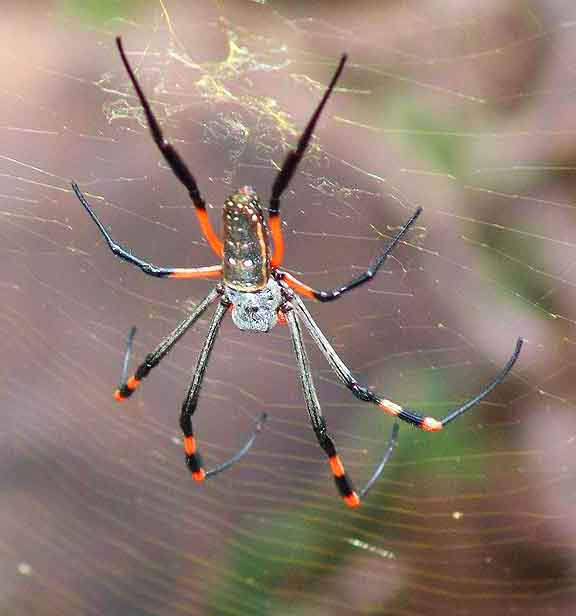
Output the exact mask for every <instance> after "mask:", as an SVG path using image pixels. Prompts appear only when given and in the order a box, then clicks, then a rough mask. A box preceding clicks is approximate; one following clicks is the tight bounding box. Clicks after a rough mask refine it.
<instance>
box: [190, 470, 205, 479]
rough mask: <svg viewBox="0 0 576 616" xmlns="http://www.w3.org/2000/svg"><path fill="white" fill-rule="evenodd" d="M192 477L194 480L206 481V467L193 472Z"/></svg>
mask: <svg viewBox="0 0 576 616" xmlns="http://www.w3.org/2000/svg"><path fill="white" fill-rule="evenodd" d="M192 478H193V479H194V481H204V479H206V473H205V472H204V469H203V468H201V469H200V470H199V471H196V472H195V473H192Z"/></svg>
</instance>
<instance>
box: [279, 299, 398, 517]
mask: <svg viewBox="0 0 576 616" xmlns="http://www.w3.org/2000/svg"><path fill="white" fill-rule="evenodd" d="M285 315H286V319H287V321H288V326H289V327H290V333H291V335H292V344H293V346H294V354H295V355H296V362H297V364H298V372H299V374H300V381H301V384H302V390H303V392H304V399H305V401H306V408H307V409H308V414H309V416H310V423H311V424H312V429H313V430H314V434H315V435H316V438H317V439H318V443H319V444H320V447H322V449H323V450H324V453H325V454H326V455H327V456H328V461H329V463H330V470H331V471H332V476H333V477H334V482H335V483H336V488H337V489H338V492H339V493H340V496H341V497H342V498H343V499H344V502H345V503H346V504H347V505H348V507H358V505H360V498H361V497H362V496H364V495H365V494H366V493H367V492H368V490H369V489H370V488H371V487H372V486H373V485H374V483H375V482H376V480H377V479H378V477H380V475H381V474H382V471H383V470H384V466H385V464H386V462H387V461H388V459H389V458H390V455H391V454H392V450H393V448H394V445H395V444H396V440H397V436H398V426H397V424H394V427H393V429H392V435H391V437H390V441H389V442H388V445H387V447H386V451H385V453H384V457H383V458H382V461H381V462H380V464H379V465H378V466H377V467H376V471H375V472H374V473H373V474H372V477H371V478H370V480H369V481H368V483H367V484H366V486H365V487H364V488H363V489H362V490H360V492H359V493H357V492H356V491H355V489H354V486H353V484H352V481H351V480H350V479H349V478H348V475H347V474H346V471H345V470H344V465H343V464H342V461H341V459H340V456H339V455H338V452H337V451H336V446H335V444H334V441H333V440H332V437H331V436H330V435H329V434H328V431H327V426H326V420H325V419H324V417H323V415H322V409H321V407H320V402H319V401H318V396H317V394H316V388H315V387H314V381H313V380H312V374H311V372H310V362H309V360H308V356H307V354H306V350H305V348H304V343H303V341H302V329H301V327H300V322H299V320H298V316H297V314H296V311H295V310H292V309H288V310H285Z"/></svg>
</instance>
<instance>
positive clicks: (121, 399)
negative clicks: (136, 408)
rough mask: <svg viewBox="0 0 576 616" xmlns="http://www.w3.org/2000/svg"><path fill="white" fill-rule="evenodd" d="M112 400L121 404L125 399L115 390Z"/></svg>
mask: <svg viewBox="0 0 576 616" xmlns="http://www.w3.org/2000/svg"><path fill="white" fill-rule="evenodd" d="M114 399H115V400H118V402H122V401H123V400H126V397H125V396H123V395H122V394H121V392H120V390H119V389H117V390H116V391H115V392H114Z"/></svg>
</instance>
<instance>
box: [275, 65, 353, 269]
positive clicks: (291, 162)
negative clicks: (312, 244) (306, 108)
mask: <svg viewBox="0 0 576 616" xmlns="http://www.w3.org/2000/svg"><path fill="white" fill-rule="evenodd" d="M346 58H347V56H346V54H342V57H341V58H340V63H339V64H338V68H337V69H336V72H335V73H334V76H333V77H332V81H331V82H330V85H329V86H328V88H327V89H326V92H324V96H323V97H322V99H321V100H320V103H319V104H318V107H316V110H315V111H314V113H313V114H312V117H311V118H310V120H309V122H308V124H307V126H306V128H305V129H304V132H303V133H302V135H301V136H300V139H299V141H298V145H297V146H296V149H295V150H290V152H288V155H287V156H286V159H285V160H284V164H283V165H282V168H281V169H280V171H279V172H278V175H277V176H276V180H275V181H274V184H273V186H272V194H271V196H270V208H269V210H268V213H269V221H268V222H269V225H270V232H271V234H272V239H273V240H274V254H273V255H272V267H278V266H279V265H280V263H282V257H283V256H284V238H283V236H282V223H281V221H280V211H279V210H280V197H281V196H282V193H283V192H284V191H285V190H286V187H287V186H288V184H290V180H291V179H292V176H293V175H294V173H295V171H296V169H297V168H298V165H299V164H300V161H301V160H302V157H303V156H304V152H305V151H306V148H307V147H308V144H309V143H310V139H311V137H312V133H313V132H314V128H315V127H316V123H317V122H318V118H319V117H320V115H321V113H322V110H323V109H324V106H325V105H326V102H327V101H328V98H329V97H330V94H332V90H334V86H335V85H336V82H337V81H338V79H339V77H340V74H341V73H342V69H343V68H344V64H345V63H346Z"/></svg>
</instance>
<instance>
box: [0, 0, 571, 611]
mask: <svg viewBox="0 0 576 616" xmlns="http://www.w3.org/2000/svg"><path fill="white" fill-rule="evenodd" d="M575 19H576V8H575V7H574V5H573V3H572V2H568V1H563V2H562V1H553V2H552V1H546V2H544V1H532V2H529V1H526V0H522V1H520V0H518V1H509V2H508V1H498V2H496V1H492V0H487V1H483V2H477V1H476V2H475V1H472V0H466V1H462V2H450V1H448V0H420V1H419V2H406V1H399V0H398V1H392V0H391V1H387V2H354V3H352V2H315V3H310V2H302V3H295V2H266V1H262V2H255V1H248V0H244V1H235V2H216V1H208V0H206V1H199V2H194V3H189V2H181V1H176V0H163V2H152V1H150V2H144V1H140V2H133V3H130V2H123V3H118V2H93V3H92V2H74V1H73V0H67V1H66V2H53V3H52V2H29V3H25V4H23V3H17V2H13V3H10V2H7V3H5V6H3V17H2V20H1V21H0V41H2V43H1V44H0V45H1V49H2V53H0V68H1V74H2V84H1V86H0V110H1V120H0V134H1V137H2V141H1V145H0V199H1V206H2V207H1V209H0V229H1V233H2V245H1V246H2V247H1V249H0V250H1V253H2V263H3V266H2V272H1V275H0V289H1V293H2V302H1V305H2V309H1V310H0V316H1V321H0V322H1V324H2V329H1V333H2V335H1V340H2V348H3V354H2V357H3V360H2V368H1V375H2V396H3V399H2V417H3V420H2V422H0V442H1V447H0V469H1V471H0V486H1V494H2V506H1V507H0V613H1V614H2V615H3V616H4V615H7V616H12V615H22V614H38V615H41V616H44V615H53V614H54V615H56V614H57V615H59V616H60V615H78V614H83V615H99V614H105V615H107V616H115V615H122V616H124V615H128V614H129V615H130V616H135V615H162V616H164V615H168V614H170V615H172V614H202V615H205V614H206V615H207V614H214V615H218V616H220V615H229V614H230V615H232V614H249V615H250V616H258V615H260V614H274V615H280V614H282V615H283V614H290V616H295V615H308V614H314V615H323V614H326V615H328V614H330V615H335V614H370V615H373V614H386V615H396V614H398V615H402V616H404V615H420V614H426V615H428V614H430V615H435V614H458V615H476V614H491V615H492V614H495V615H500V614H519V613H521V614H572V613H573V612H574V609H575V608H574V605H575V603H576V596H575V593H574V585H575V577H574V562H575V555H574V554H575V551H574V547H575V544H574V539H573V537H574V530H575V522H574V520H575V519H576V518H575V514H576V511H575V507H574V503H575V502H576V499H575V487H574V457H575V454H574V451H575V450H574V439H575V435H576V424H575V422H574V420H573V411H574V406H573V404H572V401H573V398H574V390H573V382H572V381H573V377H572V370H573V366H574V361H575V357H574V352H573V341H574V334H573V332H574V324H575V319H576V309H575V308H574V288H575V284H574V283H575V281H574V279H573V275H574V274H573V265H572V261H573V259H574V254H576V252H575V248H576V246H575V244H574V240H573V237H574V233H573V229H574V228H575V221H576V214H575V213H574V211H573V193H574V181H573V175H574V169H575V167H574V164H573V158H574V150H575V145H576V130H575V129H576V113H575V111H576V106H575V104H574V97H575V92H574V90H575V88H574V84H573V82H574V76H575V69H574V66H576V38H575V37H574V28H575V24H576V21H575ZM117 34H121V35H122V36H123V37H124V43H125V46H126V48H127V50H129V52H130V58H131V61H132V62H133V63H134V65H135V66H137V67H138V71H139V75H140V79H141V81H142V83H143V85H144V87H145V89H146V91H147V93H148V94H149V97H150V99H151V101H152V102H153V104H154V108H155V110H156V111H157V113H158V116H159V118H160V120H161V122H162V124H163V126H164V127H165V130H166V133H167V135H169V136H170V138H171V139H172V140H173V141H174V143H175V144H176V145H177V147H178V148H179V150H180V151H181V153H182V155H183V156H184V158H185V159H186V160H187V161H188V162H189V164H190V166H191V169H192V170H193V172H194V174H195V175H196V177H197V179H198V182H199V184H200V187H201V189H202V191H203V193H204V195H205V197H206V198H207V200H208V201H209V203H210V204H211V205H212V206H213V207H212V209H211V211H210V215H211V218H212V220H213V221H214V224H216V225H218V224H219V214H220V207H221V204H222V202H223V200H224V198H225V197H226V196H227V195H228V194H229V193H230V192H232V190H234V188H235V187H236V186H241V185H243V184H248V183H249V184H252V185H254V186H255V187H256V189H257V190H258V191H259V192H260V194H261V196H262V199H263V200H265V199H266V198H267V196H268V191H269V188H270V186H271V183H272V181H273V179H274V177H275V169H276V165H279V164H281V161H282V160H283V157H284V156H285V154H286V152H287V150H288V148H289V147H290V146H291V145H293V144H294V143H295V140H296V139H297V137H298V134H299V130H301V128H302V127H303V126H304V124H305V122H306V121H307V119H308V117H309V114H310V113H311V112H312V110H313V108H314V105H315V104H316V101H317V100H318V98H319V96H320V95H321V93H322V89H323V87H324V85H325V84H326V83H327V81H328V80H329V78H330V75H331V74H332V71H333V70H334V66H335V63H336V62H337V59H338V57H339V54H340V53H341V52H342V51H347V52H348V53H349V56H350V60H349V64H348V66H347V68H346V70H345V73H344V75H343V78H342V81H341V83H340V84H339V87H338V89H337V91H336V92H335V95H334V96H333V99H332V100H331V101H330V103H329V106H328V108H327V110H326V113H325V115H324V117H323V119H322V120H321V122H320V124H319V127H318V129H317V131H316V137H317V138H316V141H315V142H314V146H313V147H312V148H311V149H310V152H309V154H308V156H307V158H306V161H305V162H304V163H303V165H302V167H301V170H300V172H299V175H298V176H297V177H296V178H295V180H294V182H293V184H292V186H291V189H290V190H289V191H287V193H286V197H285V198H284V201H283V216H284V220H285V221H286V241H287V246H286V248H287V255H286V262H285V263H286V266H287V267H288V268H289V269H290V270H291V271H293V272H295V273H298V274H299V275H300V276H301V277H302V278H304V279H305V280H306V281H307V282H308V283H310V284H312V285H314V286H317V287H329V286H333V285H335V284H338V283H340V282H343V281H345V280H347V279H348V278H350V277H351V276H353V275H354V274H357V273H358V272H359V271H360V270H361V269H362V268H364V267H365V266H366V264H367V263H369V261H370V259H371V257H372V256H373V255H374V254H375V253H376V252H377V251H378V249H379V247H380V246H381V242H382V241H383V239H382V238H383V237H389V236H390V234H391V233H392V232H393V231H394V229H395V228H396V227H397V226H398V225H400V224H401V223H402V222H403V221H405V220H406V219H407V218H408V217H409V216H410V214H411V213H412V212H413V211H414V209H415V208H416V207H418V206H422V207H423V208H424V214H423V216H422V217H421V219H420V220H419V223H418V228H417V229H415V230H414V231H413V232H412V233H411V234H410V236H409V238H408V240H407V242H406V243H405V244H404V245H402V246H401V247H400V248H399V249H398V250H397V251H396V253H395V259H391V260H390V261H389V262H387V264H386V267H385V271H383V272H381V273H380V274H379V276H378V277H377V279H375V280H374V281H373V282H371V283H370V284H369V285H367V286H365V287H362V288H361V289H358V290H357V291H356V292H355V293H353V294H350V295H348V296H346V297H344V298H342V299H341V300H339V301H338V302H334V303H333V304H330V305H314V306H311V309H312V310H313V314H314V316H315V317H316V318H317V320H318V322H319V324H320V325H321V327H322V329H323V331H324V332H325V333H326V335H327V336H328V337H329V339H330V340H332V341H333V342H334V345H335V347H336V349H337V350H338V352H340V353H341V354H342V357H343V358H344V359H345V361H346V362H347V363H348V364H349V365H350V366H351V368H352V369H353V370H354V371H355V373H357V374H358V375H359V378H361V379H362V380H364V381H365V382H367V383H369V384H370V385H371V386H373V387H374V388H375V389H377V390H378V391H381V392H384V393H385V395H386V396H387V397H389V398H391V399H393V400H397V401H398V402H400V403H402V404H405V405H407V406H410V407H414V408H419V409H421V410H422V411H423V412H426V413H429V414H434V415H436V416H440V417H441V416H443V415H444V414H445V413H446V412H447V410H449V409H450V408H451V407H453V406H455V405H457V404H459V403H460V402H461V401H462V400H464V399H466V398H468V397H470V396H472V395H475V394H476V393H477V391H479V389H480V388H481V387H482V386H483V385H484V384H485V383H487V382H488V381H489V380H490V378H492V376H493V375H494V374H495V373H496V372H497V371H498V370H499V369H500V367H501V366H502V365H503V363H504V362H505V361H506V359H507V357H508V356H509V355H510V353H511V352H512V350H513V347H514V343H515V340H516V338H517V337H518V336H520V335H521V336H523V337H525V338H526V345H525V348H524V351H523V353H522V356H521V358H520V360H519V362H518V364H517V366H516V368H515V369H514V371H513V374H511V375H510V376H509V378H508V379H507V380H506V382H505V383H504V384H503V385H502V386H500V387H499V388H498V389H497V390H496V391H495V392H494V393H493V394H492V395H491V396H490V397H489V399H488V400H487V401H485V402H484V403H482V404H481V405H479V406H478V407H477V408H476V409H474V410H473V411H472V412H471V413H470V414H468V415H467V416H466V417H464V418H462V419H461V420H459V421H458V422H455V423H454V424H453V425H452V426H451V427H450V429H449V430H446V431H445V432H444V433H442V434H438V435H427V434H420V433H416V431H414V430H412V429H410V428H408V427H405V426H403V427H402V429H401V432H400V442H399V446H398V448H397V450H396V452H395V455H394V458H393V459H392V461H391V462H390V464H389V466H388V468H387V469H386V471H385V473H384V476H383V478H382V480H381V481H380V482H379V484H378V485H377V487H376V488H375V489H374V491H373V493H372V494H371V495H370V498H369V499H367V501H366V503H365V505H364V506H363V507H362V508H361V509H359V510H356V511H348V510H345V508H344V507H343V505H342V504H341V502H340V500H339V499H338V497H337V495H336V493H335V490H334V487H333V485H332V481H331V479H330V477H329V474H328V470H327V467H326V463H325V460H324V458H323V455H322V452H321V451H320V449H319V448H318V447H317V444H316V441H315V439H314V436H313V434H312V432H311V430H310V428H309V425H308V422H307V416H306V411H305V408H304V404H303V400H302V395H301V392H300V389H299V384H298V380H297V374H296V371H295V362H294V359H293V357H292V351H291V346H290V342H289V339H288V336H287V332H286V331H285V330H284V329H283V328H276V329H275V330H273V331H272V332H271V333H270V334H269V335H268V336H257V335H253V336H251V335H249V334H246V333H243V332H239V331H238V330H236V329H235V328H234V327H233V325H232V323H231V321H230V320H228V321H227V322H226V323H225V325H224V327H223V329H222V332H221V336H220V338H219V340H218V342H217V344H216V348H215V352H214V354H213V358H212V361H211V363H210V366H209V369H208V374H207V378H206V383H205V386H204V388H203V393H202V401H201V404H200V407H199V410H198V413H197V416H198V419H197V420H196V422H195V425H196V426H197V429H198V435H199V439H200V441H201V443H202V447H203V451H204V453H205V458H206V460H207V462H208V464H209V465H210V466H211V465H214V464H216V463H218V462H219V461H222V460H223V459H225V458H226V457H227V456H229V455H231V453H232V452H234V451H235V450H236V449H237V448H238V447H239V446H240V444H241V443H242V442H243V441H244V439H245V435H246V434H247V433H248V432H249V430H250V429H251V425H252V422H253V420H254V418H255V417H256V416H257V415H258V414H259V413H260V412H262V411H267V412H268V413H269V414H270V415H271V419H270V421H269V424H268V425H267V426H266V429H265V430H264V431H263V433H262V434H261V435H260V436H259V439H258V441H257V442H256V444H255V446H254V448H253V450H252V452H251V453H250V454H249V456H248V457H247V458H246V459H245V460H244V461H243V463H242V464H241V465H239V466H237V467H236V468H234V469H232V470H230V471H229V472H228V473H227V474H224V475H222V476H221V477H220V478H219V479H218V480H214V481H212V482H209V483H207V484H206V485H204V486H198V485H196V484H194V483H193V482H192V481H191V479H190V477H189V475H188V473H187V471H186V469H185V467H184V463H183V454H182V450H181V444H180V432H179V428H178V413H179V409H180V403H181V400H182V398H183V396H184V394H185V392H186V388H187V387H188V383H189V380H190V378H191V374H192V370H193V367H194V365H195V361H196V356H197V353H198V350H199V348H200V345H201V342H202V340H203V337H204V336H205V335H206V330H207V322H208V321H207V319H203V320H202V322H201V323H200V324H199V325H198V326H197V327H196V328H195V329H194V331H192V332H190V333H189V334H188V335H187V336H186V338H185V339H184V340H183V341H182V342H181V343H180V344H179V345H178V347H177V349H176V350H175V351H174V352H173V353H172V354H171V355H170V357H169V358H168V359H167V360H165V362H164V363H163V364H162V367H160V368H158V369H157V370H155V371H154V373H153V375H151V376H150V378H149V379H148V380H147V382H146V384H145V386H143V387H142V391H141V392H139V393H138V395H136V396H134V398H133V399H132V400H131V401H129V402H126V403H124V404H123V405H122V406H121V407H120V406H117V405H116V404H115V403H114V400H113V399H112V391H113V389H114V387H115V385H116V383H117V381H118V379H119V377H120V371H121V362H122V353H123V348H124V344H125V337H126V334H127V332H128V330H129V328H130V326H132V325H136V326H138V328H139V333H138V335H137V338H136V344H135V355H136V357H135V359H134V360H133V361H134V362H136V361H138V360H139V359H140V358H141V357H143V355H144V354H145V353H146V352H147V351H149V350H150V349H151V348H153V346H154V344H156V342H157V341H158V340H159V339H160V338H161V337H162V336H164V335H165V334H166V333H168V332H169V331H170V329H171V328H172V327H173V326H174V324H175V323H176V322H177V321H178V320H179V319H181V318H182V317H183V315H184V313H185V311H186V310H187V309H189V308H190V307H191V306H193V305H194V304H195V303H196V302H198V301H199V300H200V299H201V298H202V297H203V296H204V295H205V294H206V293H207V292H208V290H209V288H210V286H211V283H210V282H206V281H204V282H202V281H199V282H186V281H172V282H170V281H163V280H156V279H152V278H148V277H146V276H144V275H143V274H142V273H141V272H139V271H138V270H136V269H134V268H131V267H130V266H129V265H127V264H125V263H121V262H119V261H118V260H117V259H115V258H114V257H113V256H112V254H111V253H110V252H109V251H108V250H107V248H106V247H105V245H103V243H102V240H101V237H100V236H99V235H98V233H97V229H96V228H95V226H94V224H93V223H92V222H91V221H90V219H89V218H88V217H87V215H86V214H85V212H84V211H83V210H82V208H81V206H80V204H79V203H78V202H77V201H76V199H75V198H74V197H73V195H72V194H71V191H70V188H69V182H70V180H71V179H74V180H75V181H77V182H78V183H79V184H80V186H81V187H82V189H83V190H84V191H85V192H86V193H87V195H88V197H89V199H90V201H91V203H92V204H93V205H94V207H95V209H97V211H98V213H99V215H100V216H101V218H102V220H103V221H104V223H105V224H106V225H108V226H109V228H110V229H111V232H112V234H113V237H114V238H115V239H116V240H117V241H119V242H121V243H122V244H123V245H125V246H127V247H129V248H130V249H131V250H132V251H133V252H134V253H135V254H137V255H140V256H142V257H144V258H147V259H149V260H150V261H152V262H153V263H156V264H159V265H178V266H193V265H207V264H210V263H213V262H214V257H213V255H212V254H211V252H210V250H209V248H208V247H207V245H206V243H205V242H204V241H203V240H202V238H201V234H200V232H199V229H198V226H197V223H196V220H195V217H194V214H193V211H192V210H191V207H190V203H189V201H188V200H187V197H186V194H185V191H184V190H183V188H182V187H181V186H180V185H179V183H178V182H177V180H176V179H175V178H173V177H172V175H171V174H170V173H169V171H168V170H167V169H166V166H165V164H164V163H163V162H161V161H160V156H159V154H158V152H157V150H156V149H155V147H154V145H153V144H152V141H151V139H150V137H149V135H148V133H147V130H146V128H145V127H144V125H143V124H142V118H141V115H140V110H139V108H138V106H137V103H136V99H135V97H134V95H133V93H132V91H131V89H130V87H129V84H128V82H127V77H126V75H125V74H124V72H123V70H122V67H121V63H120V60H119V58H118V56H117V52H116V49H115V45H114V36H115V35H117ZM309 350H310V357H311V360H312V363H313V366H314V374H315V378H316V381H317V385H318V390H319V396H320V399H321V401H322V403H323V407H324V411H325V414H326V415H327V417H328V421H329V424H330V426H331V430H332V431H333V433H334V435H335V437H336V440H337V442H338V444H339V446H340V449H341V451H342V455H343V457H344V459H345V460H346V462H347V466H348V468H349V470H350V472H351V474H352V476H353V477H354V478H355V480H356V481H357V483H358V484H359V485H361V484H362V483H363V482H364V481H365V480H366V478H367V477H368V476H369V475H370V473H371V471H372V468H373V465H374V464H375V463H376V461H377V460H378V458H379V456H380V455H381V453H382V450H383V447H384V443H385V441H386V440H387V438H388V433H389V431H390V429H391V426H392V422H391V420H390V419H389V418H387V417H384V416H381V414H380V413H379V412H378V411H377V410H376V409H375V408H374V407H368V406H365V405H362V404H360V403H359V402H358V401H357V400H354V399H351V396H350V395H349V392H347V391H346V390H345V389H344V388H343V387H341V386H340V384H339V383H337V381H336V379H335V377H334V376H333V374H332V373H331V372H330V370H329V369H327V367H326V364H325V362H324V361H323V359H322V357H321V356H320V355H319V353H317V351H316V349H315V348H314V347H313V345H310V347H309Z"/></svg>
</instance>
